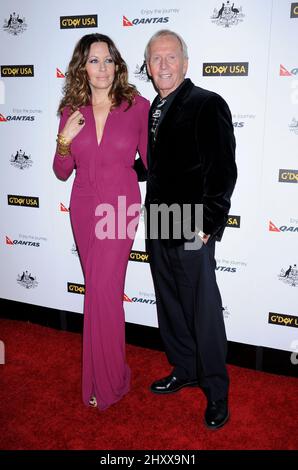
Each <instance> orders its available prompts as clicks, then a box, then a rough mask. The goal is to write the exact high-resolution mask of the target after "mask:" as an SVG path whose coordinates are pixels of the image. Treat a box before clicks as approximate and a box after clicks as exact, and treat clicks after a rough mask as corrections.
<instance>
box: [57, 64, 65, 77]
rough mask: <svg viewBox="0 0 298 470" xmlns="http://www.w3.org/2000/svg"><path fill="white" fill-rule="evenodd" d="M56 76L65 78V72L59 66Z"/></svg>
mask: <svg viewBox="0 0 298 470" xmlns="http://www.w3.org/2000/svg"><path fill="white" fill-rule="evenodd" d="M56 78H65V75H64V73H63V72H61V70H60V69H58V67H57V68H56Z"/></svg>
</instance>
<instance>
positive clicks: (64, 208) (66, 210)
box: [60, 202, 69, 212]
mask: <svg viewBox="0 0 298 470" xmlns="http://www.w3.org/2000/svg"><path fill="white" fill-rule="evenodd" d="M60 212H69V209H67V207H65V205H64V204H62V202H60Z"/></svg>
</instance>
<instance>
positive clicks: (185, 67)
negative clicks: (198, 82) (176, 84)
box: [183, 59, 188, 75]
mask: <svg viewBox="0 0 298 470" xmlns="http://www.w3.org/2000/svg"><path fill="white" fill-rule="evenodd" d="M187 69H188V59H184V62H183V74H184V75H186V72H187Z"/></svg>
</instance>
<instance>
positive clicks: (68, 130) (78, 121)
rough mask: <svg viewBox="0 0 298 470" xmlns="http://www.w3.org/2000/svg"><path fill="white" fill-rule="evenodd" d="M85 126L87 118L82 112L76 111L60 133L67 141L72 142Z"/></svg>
mask: <svg viewBox="0 0 298 470" xmlns="http://www.w3.org/2000/svg"><path fill="white" fill-rule="evenodd" d="M84 126H85V118H84V116H83V114H82V113H81V112H80V111H75V112H74V113H73V114H72V115H71V116H69V118H68V119H67V121H66V123H65V126H64V127H63V129H62V130H61V131H60V132H59V134H61V135H62V136H63V137H65V139H66V140H67V141H69V142H71V141H72V140H73V139H74V138H75V137H76V136H77V135H78V134H79V132H80V131H81V130H82V129H83V127H84Z"/></svg>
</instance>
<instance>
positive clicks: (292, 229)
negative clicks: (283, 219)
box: [269, 220, 298, 232]
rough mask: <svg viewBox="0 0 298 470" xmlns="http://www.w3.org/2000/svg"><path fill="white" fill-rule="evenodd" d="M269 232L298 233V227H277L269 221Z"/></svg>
mask: <svg viewBox="0 0 298 470" xmlns="http://www.w3.org/2000/svg"><path fill="white" fill-rule="evenodd" d="M269 232H298V225H297V226H296V227H295V226H294V225H281V226H280V227H277V226H276V225H275V224H274V223H273V222H272V221H271V220H269Z"/></svg>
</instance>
